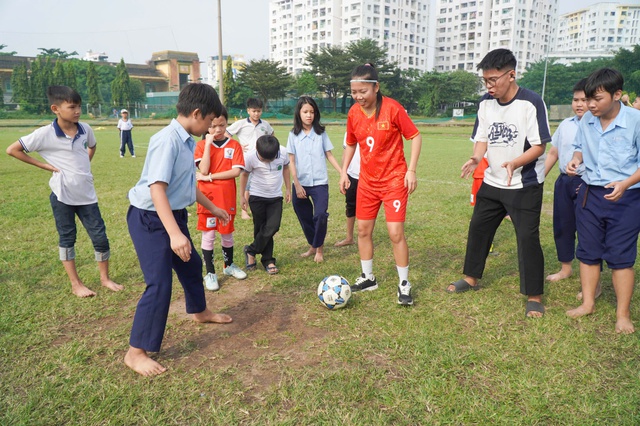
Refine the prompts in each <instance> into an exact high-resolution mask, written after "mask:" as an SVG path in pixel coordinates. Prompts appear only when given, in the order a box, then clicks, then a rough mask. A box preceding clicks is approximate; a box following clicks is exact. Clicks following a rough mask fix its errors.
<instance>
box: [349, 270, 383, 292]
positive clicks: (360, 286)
mask: <svg viewBox="0 0 640 426" xmlns="http://www.w3.org/2000/svg"><path fill="white" fill-rule="evenodd" d="M377 288H378V282H377V281H376V277H375V276H373V279H371V280H370V279H368V278H367V276H366V275H365V274H364V273H363V274H362V275H360V276H359V277H358V278H356V282H355V283H353V285H352V286H351V291H373V290H376V289H377Z"/></svg>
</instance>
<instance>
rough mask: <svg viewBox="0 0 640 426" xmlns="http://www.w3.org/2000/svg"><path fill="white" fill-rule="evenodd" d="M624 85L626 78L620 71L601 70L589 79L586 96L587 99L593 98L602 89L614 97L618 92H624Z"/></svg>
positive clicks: (585, 88) (596, 71) (585, 90)
mask: <svg viewBox="0 0 640 426" xmlns="http://www.w3.org/2000/svg"><path fill="white" fill-rule="evenodd" d="M623 85H624V78H623V77H622V74H621V73H620V71H618V70H615V69H613V68H600V69H599V70H595V71H594V72H592V73H591V75H590V76H589V77H587V81H586V83H585V85H584V94H585V95H587V98H592V97H593V96H594V95H595V94H596V92H597V91H598V90H599V89H602V90H604V91H605V92H608V93H610V94H611V96H613V95H614V94H615V93H616V92H617V91H618V90H622V86H623Z"/></svg>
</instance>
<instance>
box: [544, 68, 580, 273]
mask: <svg viewBox="0 0 640 426" xmlns="http://www.w3.org/2000/svg"><path fill="white" fill-rule="evenodd" d="M585 81H586V79H582V80H580V81H579V82H577V83H576V85H575V86H573V101H572V102H571V108H572V109H573V112H574V114H575V115H574V116H573V117H570V118H567V119H565V120H563V121H562V123H560V125H559V126H558V128H557V129H556V131H555V133H554V134H553V137H552V138H551V144H552V147H551V149H550V150H549V152H548V153H547V159H546V160H545V162H544V175H545V177H546V176H547V175H548V174H549V172H550V171H551V169H552V168H553V166H554V165H555V164H556V162H558V161H559V163H558V168H559V169H560V174H559V175H558V178H557V179H556V183H555V186H554V189H553V238H554V240H555V243H556V252H557V253H558V261H559V262H560V264H561V265H562V266H561V267H560V271H558V272H556V273H555V274H551V275H549V276H547V281H560V280H563V279H565V278H569V277H570V276H571V274H572V273H573V269H572V267H571V263H572V262H573V259H574V257H575V247H576V214H575V207H576V197H577V195H576V191H577V189H578V187H579V186H580V185H581V184H583V183H584V182H583V181H582V178H581V177H580V176H582V174H583V173H584V164H581V165H580V167H578V169H577V170H576V174H575V175H573V176H569V175H567V163H569V161H570V160H571V158H572V157H573V142H574V141H575V137H576V132H577V131H578V126H579V125H580V120H581V119H582V116H583V115H584V113H585V112H587V97H586V95H585V94H584V83H585Z"/></svg>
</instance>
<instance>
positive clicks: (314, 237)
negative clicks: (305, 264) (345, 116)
mask: <svg viewBox="0 0 640 426" xmlns="http://www.w3.org/2000/svg"><path fill="white" fill-rule="evenodd" d="M293 123H294V124H293V130H291V132H289V140H288V141H287V152H288V153H289V161H290V163H289V164H290V168H291V174H292V175H293V188H292V190H291V192H292V200H291V202H292V204H293V210H294V211H295V212H296V216H298V220H299V221H300V225H301V226H302V232H304V236H305V238H306V239H307V243H308V244H309V249H308V250H307V251H306V252H304V253H302V254H301V256H302V257H309V256H314V259H313V260H314V261H315V262H322V261H324V255H323V248H324V239H325V237H326V236H327V221H328V220H329V213H328V212H327V209H328V208H329V174H328V173H327V163H326V162H325V157H326V159H327V160H329V163H331V165H332V166H333V168H334V169H336V170H337V171H338V173H341V170H340V165H339V164H338V162H337V161H336V159H335V157H334V156H333V154H332V153H331V150H332V149H333V145H332V144H331V140H330V139H329V136H328V135H327V132H325V131H324V126H323V125H322V124H320V110H319V109H318V105H317V104H316V102H315V101H314V100H313V99H312V98H310V97H309V96H302V97H300V99H298V103H297V104H296V108H295V113H294V116H293Z"/></svg>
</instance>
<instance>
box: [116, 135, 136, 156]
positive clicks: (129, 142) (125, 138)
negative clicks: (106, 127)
mask: <svg viewBox="0 0 640 426" xmlns="http://www.w3.org/2000/svg"><path fill="white" fill-rule="evenodd" d="M125 145H126V146H127V147H128V148H129V154H131V155H136V154H135V151H134V150H133V139H132V138H131V130H121V131H120V155H124V152H125Z"/></svg>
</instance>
